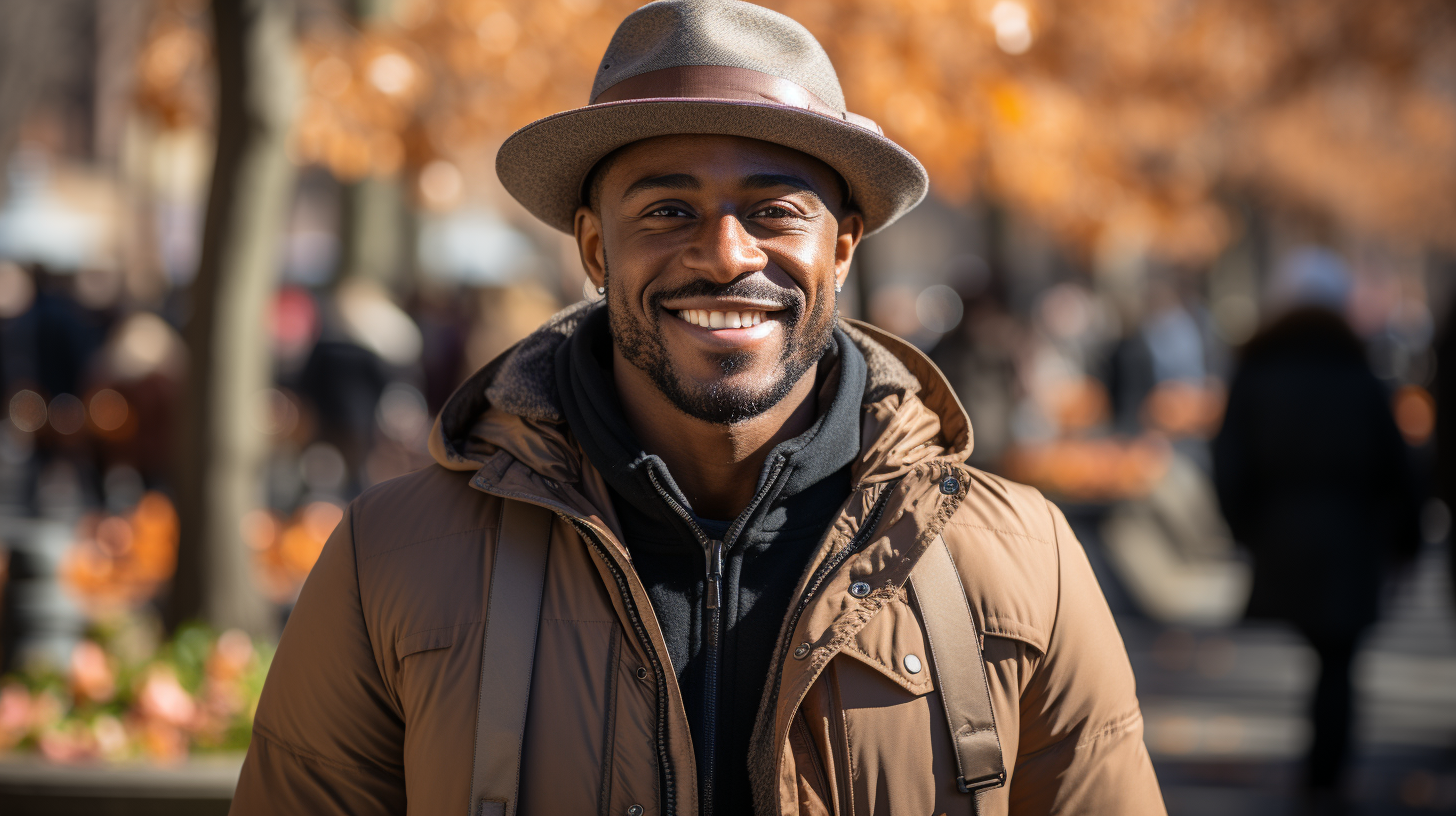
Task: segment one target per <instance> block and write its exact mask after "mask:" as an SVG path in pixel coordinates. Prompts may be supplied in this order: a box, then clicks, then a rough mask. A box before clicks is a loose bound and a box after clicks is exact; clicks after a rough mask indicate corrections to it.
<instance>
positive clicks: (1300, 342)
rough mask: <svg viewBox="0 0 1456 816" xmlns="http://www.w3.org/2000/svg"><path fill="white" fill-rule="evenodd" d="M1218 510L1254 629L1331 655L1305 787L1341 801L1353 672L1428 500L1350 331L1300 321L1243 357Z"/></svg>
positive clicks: (1314, 313) (1223, 439)
mask: <svg viewBox="0 0 1456 816" xmlns="http://www.w3.org/2000/svg"><path fill="white" fill-rule="evenodd" d="M1213 461H1214V480H1215V486H1216V488H1217V490H1218V497H1219V503H1220V504H1221V505H1222V508H1223V512H1224V515H1225V517H1226V518H1227V519H1228V523H1229V527H1230V528H1231V529H1232V531H1233V534H1234V537H1235V538H1236V539H1237V540H1238V541H1239V542H1240V543H1241V544H1243V545H1244V546H1246V547H1247V548H1248V549H1249V551H1250V552H1251V553H1252V555H1253V561H1254V580H1253V589H1252V593H1251V597H1250V599H1249V607H1248V616H1249V617H1251V618H1272V619H1277V620H1283V621H1286V622H1288V623H1290V624H1292V625H1293V626H1294V627H1295V628H1297V629H1298V630H1299V632H1300V633H1301V634H1302V635H1303V636H1304V637H1305V638H1307V639H1308V640H1309V642H1310V644H1311V645H1312V646H1313V647H1314V650H1315V652H1316V653H1317V654H1318V655H1319V660H1320V670H1319V671H1320V673H1319V680H1318V682H1317V685H1316V688H1315V694H1314V701H1313V707H1312V717H1313V724H1314V740H1313V744H1312V746H1311V748H1310V752H1309V755H1308V765H1307V768H1306V773H1307V776H1306V783H1307V784H1308V786H1309V787H1310V788H1312V789H1315V790H1321V789H1333V788H1335V787H1336V786H1337V785H1338V783H1339V780H1340V778H1341V776H1342V773H1343V771H1344V768H1345V766H1346V762H1347V758H1348V755H1349V748H1350V729H1351V723H1352V719H1353V702H1354V701H1353V696H1354V695H1353V689H1352V686H1351V676H1350V668H1351V664H1352V662H1353V660H1354V657H1355V652H1356V649H1357V647H1358V645H1359V642H1360V637H1361V635H1362V633H1364V632H1365V631H1366V630H1367V629H1368V628H1369V627H1370V625H1371V624H1372V623H1374V622H1375V620H1376V617H1377V614H1378V606H1379V600H1380V594H1381V587H1382V584H1383V576H1384V575H1386V574H1387V571H1388V568H1389V567H1391V566H1392V565H1393V564H1394V563H1395V562H1398V561H1400V560H1402V559H1409V558H1410V557H1412V556H1413V555H1414V553H1415V549H1416V547H1417V546H1418V545H1419V540H1420V539H1419V512H1420V508H1419V497H1418V495H1417V493H1416V490H1415V487H1414V481H1413V478H1412V474H1411V472H1410V467H1409V464H1408V453H1407V450H1406V445H1405V442H1404V440H1403V439H1402V438H1401V436H1400V433H1399V431H1398V430H1397V427H1396V424H1395V419H1394V417H1393V415H1392V413H1391V408H1390V400H1389V395H1388V394H1387V391H1386V389H1385V387H1384V386H1383V385H1382V384H1381V382H1380V381H1379V380H1378V379H1377V378H1376V376H1375V375H1374V373H1372V371H1371V369H1370V365H1369V363H1368V362H1367V360H1366V356H1365V349H1364V346H1363V344H1362V342H1361V340H1360V338H1359V337H1357V336H1356V335H1355V333H1354V332H1353V331H1352V330H1351V329H1350V327H1349V325H1348V324H1347V323H1346V322H1345V320H1344V318H1343V317H1341V316H1340V315H1339V314H1337V313H1336V312H1335V311H1333V310H1331V309H1329V308H1325V307H1323V306H1301V307H1298V308H1295V309H1292V310H1290V311H1289V312H1287V313H1286V314H1285V315H1284V316H1283V317H1282V318H1280V319H1278V320H1277V321H1275V322H1274V323H1272V324H1271V325H1269V326H1268V327H1267V328H1265V329H1264V330H1263V331H1262V332H1260V333H1259V334H1258V335H1256V336H1255V337H1254V338H1253V339H1252V340H1251V341H1250V342H1249V343H1248V344H1247V346H1246V347H1245V348H1244V349H1243V353H1242V357H1241V360H1240V365H1239V368H1238V371H1237V373H1236V374H1235V376H1234V379H1233V383H1232V385H1231V386H1230V390H1229V400H1228V408H1227V412H1226V414H1225V416H1224V422H1223V427H1222V429H1221V430H1220V431H1219V433H1218V436H1217V438H1216V439H1215V440H1214V445H1213Z"/></svg>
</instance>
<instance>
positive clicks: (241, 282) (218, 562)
mask: <svg viewBox="0 0 1456 816" xmlns="http://www.w3.org/2000/svg"><path fill="white" fill-rule="evenodd" d="M212 15H213V34H214V37H215V46H214V50H215V54H216V60H217V77H218V114H217V134H218V135H217V157H216V160H215V163H214V165H213V176H212V189H211V192H210V193H209V196H208V202H207V220H206V222H205V225H204V228H203V238H202V256H201V260H200V262H199V265H198V272H197V278H196V281H195V282H194V283H193V285H192V292H191V315H190V318H189V320H188V323H187V331H186V335H187V341H188V348H189V350H190V354H191V356H190V358H189V361H188V378H187V386H186V394H185V397H184V399H185V403H184V411H183V427H182V428H181V429H180V432H181V445H180V454H181V458H182V462H181V474H180V475H181V478H180V479H179V480H178V483H177V496H178V511H179V515H180V517H181V525H182V536H181V546H180V550H179V552H178V558H177V577H176V579H175V580H174V581H173V586H172V592H171V596H170V599H169V604H168V609H167V624H168V626H169V627H171V628H175V627H176V626H178V625H179V624H181V623H184V622H186V621H188V620H192V619H194V618H201V619H203V620H205V621H207V622H208V623H211V624H213V625H214V626H218V627H234V626H236V627H240V628H242V629H245V630H247V631H250V632H255V633H263V632H267V631H269V630H271V629H272V628H274V625H275V624H274V621H273V620H272V618H271V615H270V613H269V607H268V605H267V603H266V601H265V600H264V599H263V598H262V596H260V595H259V594H258V592H257V590H256V589H255V588H254V586H253V583H252V568H251V565H250V563H249V555H248V548H247V546H246V545H245V543H244V541H243V531H242V524H243V520H244V516H245V514H246V513H247V512H248V511H249V510H250V509H252V508H254V507H256V506H257V504H258V500H259V499H260V497H261V495H262V484H261V481H260V476H261V471H262V464H263V461H264V457H265V455H266V445H265V440H264V438H263V434H262V431H261V430H260V429H259V427H258V425H259V423H258V422H257V421H256V420H257V417H256V416H255V412H256V411H258V410H259V409H260V402H261V400H260V392H261V391H263V389H265V388H267V387H268V385H269V384H270V379H271V370H270V366H271V360H270V354H271V351H270V347H269V341H268V332H267V323H266V310H267V305H268V302H269V297H270V296H271V294H272V292H273V289H274V286H275V285H276V282H277V271H278V264H279V257H278V256H279V253H278V248H279V240H280V237H281V234H282V228H283V226H284V223H285V219H286V217H287V214H288V211H289V207H290V203H291V199H292V190H293V175H294V173H293V168H292V165H291V164H290V163H289V161H288V158H287V157H286V156H285V154H284V144H285V140H286V139H287V137H288V127H289V120H290V118H291V115H292V110H293V105H294V100H295V98H296V95H297V87H296V85H297V78H296V76H295V71H296V66H295V62H294V60H295V55H294V38H293V28H294V16H295V14H294V5H293V0H213V2H212Z"/></svg>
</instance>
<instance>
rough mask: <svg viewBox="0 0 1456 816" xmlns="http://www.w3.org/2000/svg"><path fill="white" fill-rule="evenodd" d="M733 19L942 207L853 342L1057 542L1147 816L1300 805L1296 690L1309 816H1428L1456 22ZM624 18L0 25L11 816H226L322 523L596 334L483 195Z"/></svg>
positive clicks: (560, 262)
mask: <svg viewBox="0 0 1456 816" xmlns="http://www.w3.org/2000/svg"><path fill="white" fill-rule="evenodd" d="M765 5H769V6H771V7H773V8H776V9H779V10H781V11H783V12H785V13H787V14H789V15H791V16H793V17H794V18H796V19H798V20H799V21H801V22H802V23H803V24H804V25H806V26H807V27H808V28H809V29H810V30H811V31H812V32H814V34H815V35H816V36H818V37H819V38H820V40H821V41H822V42H823V44H824V46H825V47H826V49H827V50H828V51H829V53H830V55H831V57H833V58H834V61H835V64H836V66H837V67H838V70H839V73H840V78H841V81H842V82H843V84H844V87H845V90H846V93H847V96H848V99H849V104H850V108H851V110H854V111H856V112H859V113H862V114H865V115H868V116H870V117H872V118H874V119H876V120H877V121H878V122H880V123H881V124H882V126H883V127H884V129H885V131H886V133H887V135H889V136H890V137H891V138H893V139H895V140H897V141H898V142H899V143H900V144H902V145H904V146H905V147H907V148H908V149H909V150H911V151H912V152H913V153H915V154H916V155H917V156H918V157H919V158H920V159H921V160H922V161H923V162H924V163H925V165H926V166H927V168H928V169H929V170H930V174H931V179H932V186H931V198H930V199H929V200H928V201H927V202H926V203H925V204H924V205H923V206H921V207H920V208H919V209H918V210H916V211H915V212H913V213H912V214H911V215H909V216H908V217H906V218H905V219H903V220H902V221H900V222H899V223H897V224H895V225H894V226H892V227H891V228H889V229H887V230H885V231H884V232H883V233H882V234H879V235H876V236H874V237H873V238H871V239H869V240H868V241H866V242H865V243H864V244H863V245H862V247H861V249H860V252H859V254H858V255H857V256H856V260H855V270H854V274H853V275H852V276H851V278H850V281H849V284H848V286H846V289H845V294H844V297H843V300H842V301H841V303H842V308H843V311H844V312H845V313H846V314H848V315H850V316H856V317H861V318H863V319H867V320H870V321H872V322H874V323H876V324H878V325H880V326H882V327H884V328H886V329H888V330H890V331H892V332H895V333H897V334H899V335H901V336H903V337H906V338H908V339H910V340H911V341H912V342H914V343H915V344H916V345H918V346H919V347H920V348H922V349H924V350H925V351H926V352H927V353H929V354H930V355H931V356H932V358H933V359H935V360H936V361H937V362H938V363H939V364H940V365H941V366H942V368H943V370H944V371H945V373H946V374H947V375H948V377H949V378H950V380H951V382H952V383H953V384H954V386H955V387H956V389H957V391H958V392H959V395H960V397H961V400H962V402H964V403H965V405H966V408H967V409H968V410H969V412H970V414H971V416H972V420H973V424H974V428H975V436H976V446H975V453H974V455H973V457H972V462H973V464H975V465H977V466H978V467H982V468H985V469H988V470H990V471H992V472H995V473H999V474H1003V475H1005V476H1008V477H1010V478H1012V479H1016V480H1019V481H1024V482H1028V483H1030V484H1033V485H1035V486H1037V487H1039V488H1041V489H1042V490H1043V491H1045V492H1046V493H1047V494H1048V495H1049V496H1051V497H1052V498H1053V499H1054V500H1055V501H1056V502H1058V504H1060V505H1061V506H1062V507H1063V508H1064V509H1065V510H1066V511H1067V513H1068V515H1069V516H1070V518H1071V519H1072V521H1073V524H1074V527H1075V528H1076V530H1077V533H1078V535H1079V537H1080V538H1081V540H1082V541H1083V543H1084V545H1085V546H1086V548H1087V551H1088V555H1089V557H1090V558H1091V560H1092V562H1093V565H1094V568H1095V570H1096V571H1097V574H1098V577H1099V580H1100V581H1101V583H1102V587H1103V591H1104V592H1105V594H1106V595H1107V597H1108V600H1109V603H1110V604H1111V605H1112V608H1113V610H1114V612H1115V614H1116V615H1117V617H1118V623H1119V626H1120V627H1121V630H1122V633H1123V636H1124V638H1125V639H1126V641H1127V645H1128V649H1129V652H1130V654H1131V657H1132V660H1133V663H1134V668H1135V670H1136V672H1137V674H1138V682H1139V691H1140V697H1141V700H1142V703H1143V709H1144V713H1145V715H1146V718H1147V731H1146V740H1147V744H1148V748H1149V750H1150V752H1151V753H1152V756H1153V761H1154V763H1155V765H1156V766H1157V768H1158V771H1159V776H1160V779H1161V781H1162V784H1163V787H1164V792H1165V795H1166V797H1167V802H1168V806H1169V810H1170V812H1171V813H1173V814H1175V816H1185V815H1187V814H1203V813H1210V814H1211V813H1230V812H1237V813H1248V814H1266V813H1267V814H1281V813H1294V812H1301V808H1304V807H1307V806H1309V805H1310V800H1309V799H1308V797H1307V796H1305V795H1304V794H1303V793H1302V790H1303V787H1302V785H1303V782H1304V780H1305V779H1306V775H1307V765H1306V764H1305V756H1306V753H1307V752H1308V751H1309V749H1310V746H1311V742H1312V735H1313V732H1314V729H1313V726H1312V725H1311V720H1310V716H1309V712H1310V710H1311V704H1312V703H1311V701H1312V699H1313V696H1312V695H1314V688H1315V685H1316V678H1317V675H1318V674H1319V669H1320V666H1321V665H1322V661H1323V664H1324V665H1326V666H1327V667H1332V666H1334V667H1337V666H1339V665H1346V664H1349V665H1352V666H1353V668H1352V670H1351V675H1350V676H1351V677H1353V690H1352V691H1351V690H1349V689H1346V690H1344V691H1342V690H1341V687H1340V684H1339V682H1338V677H1337V676H1336V677H1335V679H1334V680H1332V681H1329V680H1327V682H1326V683H1325V684H1323V685H1322V686H1321V688H1322V689H1324V690H1323V691H1322V692H1321V696H1320V699H1321V700H1322V701H1323V702H1322V703H1320V704H1319V705H1320V706H1323V708H1321V709H1320V710H1321V711H1323V712H1324V713H1323V714H1321V716H1323V717H1324V718H1325V720H1324V721H1326V722H1328V721H1329V717H1330V716H1332V715H1330V711H1331V710H1332V707H1333V709H1339V708H1340V703H1339V700H1341V699H1343V698H1342V696H1341V695H1342V694H1347V693H1348V694H1350V695H1353V698H1354V700H1355V705H1356V716H1355V724H1354V728H1353V738H1352V739H1353V743H1352V745H1351V747H1350V749H1349V764H1348V765H1347V766H1344V767H1343V768H1342V769H1341V770H1340V773H1339V778H1340V781H1341V783H1342V784H1343V786H1344V790H1345V792H1346V798H1347V801H1346V803H1345V804H1344V805H1343V807H1345V808H1347V809H1348V812H1353V813H1369V814H1406V813H1411V814H1416V813H1456V612H1453V605H1452V586H1451V569H1450V564H1451V559H1450V555H1449V543H1448V542H1449V533H1450V527H1451V513H1450V510H1449V505H1448V501H1449V499H1450V497H1451V494H1452V485H1453V484H1456V479H1451V478H1447V477H1446V476H1445V475H1444V474H1446V472H1447V470H1448V469H1453V468H1451V465H1450V463H1451V460H1452V452H1451V451H1446V450H1445V449H1444V446H1443V443H1442V442H1441V441H1440V438H1439V437H1438V433H1439V431H1440V430H1441V427H1440V426H1441V424H1442V423H1441V422H1440V421H1439V420H1442V419H1444V418H1445V413H1446V411H1448V410H1451V409H1453V408H1456V385H1453V383H1452V380H1453V379H1456V375H1447V376H1444V377H1443V374H1447V372H1446V371H1445V369H1451V371H1453V372H1456V345H1451V344H1453V343H1456V333H1450V334H1448V331H1447V330H1448V329H1449V328H1456V326H1450V325H1449V324H1450V312H1451V308H1452V306H1453V300H1452V294H1453V289H1456V7H1453V6H1452V5H1451V4H1450V3H1448V2H1443V0H1390V1H1389V2H1384V3H1368V2H1357V1H1356V0H1282V2H1279V3H1269V2H1264V1H1263V0H1075V2H1074V0H916V2H909V0H842V1H841V2H835V3H828V2H822V1H816V0H776V1H775V2H767V3H765ZM635 6H636V3H635V2H632V0H213V2H210V3H209V2H207V0H6V2H4V3H0V168H3V170H4V173H3V177H0V399H3V403H0V414H3V417H4V418H3V420H0V578H3V580H0V675H3V679H0V809H3V810H5V812H6V813H15V814H19V813H28V812H37V813H39V812H44V813H57V814H59V813H70V812H76V813H80V812H86V813H90V814H96V813H179V814H180V813H187V814H202V813H223V812H225V811H226V807H227V801H228V798H229V796H230V795H231V790H232V784H233V782H234V781H235V779H236V775H237V767H238V763H239V762H240V758H241V753H240V752H241V751H242V750H244V749H245V748H246V745H247V740H248V731H249V724H250V717H251V711H252V707H253V706H254V705H255V704H256V700H257V694H258V690H259V689H260V687H261V684H262V679H263V676H264V674H265V672H266V669H267V663H268V659H269V656H270V653H271V646H270V644H271V643H273V642H275V641H276V638H277V634H278V632H279V630H280V628H281V626H282V624H283V622H284V621H285V620H286V616H287V613H288V609H289V607H290V604H291V602H292V600H293V599H294V598H295V597H296V595H297V592H298V590H299V587H300V586H301V584H302V582H303V580H304V578H305V577H306V575H307V574H308V571H309V569H310V567H311V566H312V564H313V562H314V560H315V558H316V557H317V555H318V553H319V550H320V548H321V547H322V545H323V542H324V541H325V539H326V538H327V537H328V535H329V533H330V532H331V531H332V529H333V527H334V525H335V524H336V523H337V522H338V520H339V519H340V517H341V515H342V508H343V507H344V505H345V504H346V503H347V502H348V501H349V500H350V499H351V498H352V497H353V496H355V495H356V494H357V493H358V492H359V491H360V490H362V489H364V488H366V487H368V486H369V485H372V484H374V483H377V482H379V481H381V480H384V479H388V478H391V477H393V476H396V475H399V474H403V473H406V472H409V471H411V470H414V469H417V468H419V467H422V466H424V465H426V464H428V463H429V462H430V458H429V456H428V454H427V453H426V451H425V437H426V434H427V432H428V430H429V427H430V425H431V422H432V419H433V415H434V412H435V411H436V410H438V408H439V407H440V405H441V404H442V402H443V401H444V400H445V398H446V397H448V396H449V394H450V393H451V391H452V390H453V389H454V387H455V386H456V385H457V384H458V383H459V382H460V381H461V380H462V379H464V377H465V376H467V375H468V374H469V373H470V372H472V371H474V370H475V369H476V368H478V367H479V366H481V365H483V364H484V363H485V362H487V361H489V360H490V359H491V358H492V357H494V356H495V355H496V354H498V353H499V352H501V351H503V350H504V349H506V348H507V347H509V345H510V344H511V343H513V342H515V341H516V340H517V339H519V338H520V337H522V336H524V335H525V334H527V333H528V332H530V331H531V330H532V329H534V328H535V327H536V326H537V325H539V324H540V323H541V322H542V321H543V320H544V319H545V318H546V317H547V316H549V315H550V314H552V313H553V312H554V311H555V310H557V309H559V308H561V307H562V306H565V305H567V304H570V303H572V302H575V301H577V300H579V299H581V298H582V297H583V296H584V290H583V282H584V281H583V275H582V272H581V270H580V266H579V263H578V261H577V259H576V251H575V248H574V245H573V244H572V242H571V240H570V239H569V238H568V237H566V236H562V235H560V234H557V233H555V232H553V231H551V230H550V229H548V228H546V227H544V226H542V225H540V224H538V223H536V222H535V221H534V220H533V219H531V218H530V217H529V216H528V215H527V214H526V213H525V212H524V210H522V209H521V208H520V207H519V206H518V205H516V204H515V203H514V202H513V201H512V200H511V199H510V198H509V196H507V195H505V194H504V192H503V191H502V190H501V189H500V187H499V184H498V183H497V181H496V178H495V173H494V156H495V149H496V146H497V145H498V144H499V142H500V140H501V139H503V138H504V137H505V136H506V135H508V134H509V133H510V132H511V131H513V130H514V129H515V128H517V127H520V126H522V125H524V124H526V123H528V122H530V121H531V120H533V119H535V118H537V117H540V116H544V115H547V114H550V113H554V112H556V111H559V110H564V109H567V108H572V107H577V106H580V105H582V104H585V102H586V97H587V94H588V90H589V87H590V77H591V75H592V73H593V71H594V68H595V65H596V62H597V60H598V59H599V58H600V55H601V53H602V52H603V50H604V48H605V46H606V43H607V41H608V39H609V38H610V35H611V33H612V31H613V30H614V29H615V27H616V25H617V23H618V22H619V21H620V20H621V19H622V17H624V16H625V15H626V14H627V13H628V12H630V11H631V10H632V9H633V8H634V7H635ZM1448 338H1452V339H1448ZM1251 341H1252V342H1251ZM1448 345H1449V346H1450V348H1449V350H1448V348H1447V346H1448ZM1443 352H1447V353H1446V354H1443ZM1443 366H1444V368H1443ZM1443 383H1444V386H1443ZM1446 390H1452V391H1453V393H1452V394H1451V396H1450V397H1449V399H1444V398H1443V396H1444V393H1443V392H1444V391H1446ZM1450 422H1456V417H1453V418H1452V420H1450ZM1448 424H1449V423H1448ZM1452 436H1456V434H1453V433H1450V432H1448V433H1447V441H1446V443H1444V444H1445V445H1452V446H1453V447H1456V440H1453V439H1451V438H1450V437H1452ZM1324 462H1330V463H1332V464H1330V465H1329V466H1328V467H1326V466H1324V465H1322V464H1321V463H1324ZM1309 485H1316V487H1314V488H1310V487H1309ZM1271 497H1274V498H1271ZM1261 502H1262V504H1261ZM1271 508H1272V509H1271ZM1290 508H1294V509H1290ZM1301 508H1302V509H1301ZM1301 513H1302V514H1303V515H1301ZM1311 519H1322V520H1323V521H1322V522H1320V523H1313V522H1311V521H1310V520H1311ZM1332 519H1333V520H1335V521H1332ZM1339 519H1350V520H1351V521H1349V523H1338V520H1339ZM1311 524H1313V528H1312V527H1311ZM1281 525H1283V526H1281ZM1315 528H1317V529H1316V534H1315V535H1314V537H1315V538H1316V539H1318V541H1317V542H1316V543H1315V544H1307V545H1302V546H1304V547H1305V549H1304V550H1298V548H1296V550H1298V551H1295V552H1292V553H1291V552H1290V551H1288V547H1285V549H1283V550H1281V549H1280V547H1281V546H1283V545H1282V544H1281V543H1280V542H1286V543H1287V542H1288V541H1290V540H1292V539H1291V536H1290V534H1289V531H1290V530H1302V531H1305V532H1308V531H1309V530H1310V529H1315ZM1301 535H1303V533H1301ZM1295 537H1296V538H1297V537H1299V536H1295ZM1304 537H1305V538H1308V537H1309V536H1308V535H1305V536H1304ZM1251 553H1252V554H1251ZM1251 594H1252V595H1253V596H1254V598H1255V600H1254V603H1253V606H1254V607H1258V608H1260V609H1263V611H1264V612H1265V613H1266V614H1267V615H1268V616H1272V617H1268V616H1266V617H1264V618H1261V619H1259V620H1246V619H1245V615H1244V613H1245V609H1246V607H1248V606H1249V605H1250V597H1251ZM1261 598H1262V599H1263V600H1260V599H1261ZM1281 602H1283V604H1284V607H1285V608H1281V607H1280V603H1281ZM1290 606H1293V607H1295V608H1297V609H1296V611H1294V612H1291V611H1290V609H1289V608H1287V607H1290ZM1298 609H1302V610H1304V613H1303V614H1300V613H1299V612H1298V611H1297V610H1298ZM1330 610H1333V611H1330ZM1255 611H1257V610H1255ZM1331 621H1338V622H1339V623H1338V624H1332V623H1330V622H1331ZM1342 649H1343V651H1344V652H1345V653H1348V654H1343V656H1341V654H1342V651H1341V650H1342ZM1340 674H1341V673H1340V672H1338V671H1335V672H1331V673H1327V677H1328V676H1334V675H1340ZM1332 701H1333V702H1332ZM1336 719H1338V717H1336ZM1322 727H1324V726H1322ZM1336 730H1338V728H1337V727H1336ZM1315 804H1316V805H1318V804H1319V802H1318V801H1316V802H1315Z"/></svg>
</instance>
